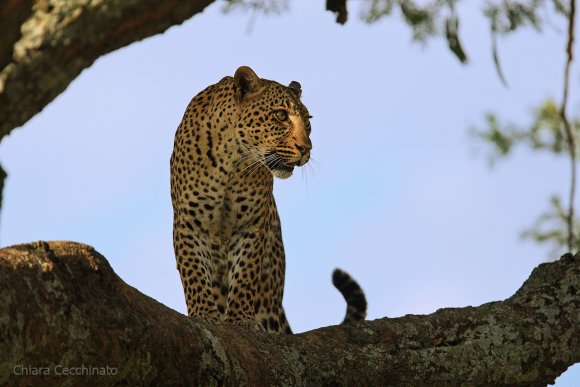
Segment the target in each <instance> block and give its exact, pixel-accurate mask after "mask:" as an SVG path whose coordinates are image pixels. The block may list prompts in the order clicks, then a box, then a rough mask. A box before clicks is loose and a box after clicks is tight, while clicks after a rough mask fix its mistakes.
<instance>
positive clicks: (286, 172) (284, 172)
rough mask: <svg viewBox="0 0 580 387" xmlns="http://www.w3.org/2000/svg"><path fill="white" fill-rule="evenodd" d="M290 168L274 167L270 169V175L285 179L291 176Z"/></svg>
mask: <svg viewBox="0 0 580 387" xmlns="http://www.w3.org/2000/svg"><path fill="white" fill-rule="evenodd" d="M293 169H294V168H292V169H274V170H272V175H274V177H277V178H278V179H287V178H289V177H290V176H292V170H293Z"/></svg>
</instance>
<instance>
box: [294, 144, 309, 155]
mask: <svg viewBox="0 0 580 387" xmlns="http://www.w3.org/2000/svg"><path fill="white" fill-rule="evenodd" d="M296 148H297V149H298V152H300V155H302V156H304V155H305V154H306V153H308V151H310V149H312V145H311V144H296Z"/></svg>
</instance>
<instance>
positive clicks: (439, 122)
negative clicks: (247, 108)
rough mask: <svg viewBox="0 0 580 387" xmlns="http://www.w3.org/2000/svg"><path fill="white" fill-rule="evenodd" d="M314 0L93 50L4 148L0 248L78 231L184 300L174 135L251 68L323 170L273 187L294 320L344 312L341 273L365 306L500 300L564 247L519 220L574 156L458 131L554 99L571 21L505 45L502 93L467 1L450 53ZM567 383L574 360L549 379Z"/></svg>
mask: <svg viewBox="0 0 580 387" xmlns="http://www.w3.org/2000/svg"><path fill="white" fill-rule="evenodd" d="M323 3H324V2H323V1H316V2H310V1H309V2H306V1H303V2H295V3H292V4H291V8H290V10H288V11H287V12H285V13H284V14H283V15H282V16H279V17H277V16H273V17H258V18H257V19H256V21H255V23H254V24H253V26H252V28H251V32H249V33H248V32H247V31H248V28H247V27H248V22H249V19H250V15H249V14H242V13H232V14H229V15H223V14H222V13H221V7H222V3H217V4H214V5H212V6H210V7H209V8H208V9H207V10H206V11H205V12H203V13H202V14H200V15H197V16H195V17H194V18H193V19H191V20H189V21H188V22H186V23H184V24H183V25H182V26H177V27H173V28H171V29H170V30H168V31H167V32H166V33H164V34H162V35H158V36H155V37H152V38H149V39H146V40H144V41H142V42H139V43H136V44H133V45H131V46H129V47H126V48H123V49H121V50H118V51H116V52H114V53H111V54H109V55H107V56H105V57H103V58H100V59H99V60H97V61H96V63H95V64H94V65H93V66H92V67H91V68H89V69H87V70H85V71H84V72H83V73H82V74H81V75H80V76H79V77H78V78H77V79H76V80H75V81H74V82H73V83H72V84H71V85H70V87H69V88H68V89H67V90H66V91H65V92H64V93H63V94H61V95H60V96H59V97H58V98H57V99H56V100H55V101H54V102H53V103H51V104H50V105H49V106H47V107H46V108H45V109H44V111H43V112H42V113H40V114H39V115H37V116H36V117H35V118H33V119H32V120H30V121H29V122H28V123H27V124H26V125H25V126H24V127H23V128H20V129H17V130H15V131H13V132H12V134H11V135H10V136H9V137H7V138H6V139H4V141H2V143H1V144H0V160H1V162H2V165H3V167H4V169H5V170H7V172H8V173H9V178H8V180H7V183H6V187H5V192H4V203H3V204H4V208H3V210H2V214H1V218H0V221H1V228H0V241H1V243H2V245H4V246H6V245H12V244H16V243H24V242H30V241H34V240H73V241H78V242H83V243H87V244H90V245H92V246H94V247H95V248H96V249H97V250H98V251H99V252H101V253H102V254H103V255H105V256H106V257H107V259H108V260H109V261H110V263H111V265H112V266H113V268H114V269H115V271H116V272H117V273H118V274H119V275H120V276H121V277H122V278H123V279H124V280H125V281H126V282H128V283H129V284H131V285H133V286H135V287H136V288H138V289H139V290H140V291H142V292H143V293H145V294H147V295H149V296H151V297H153V298H155V299H157V300H159V301H160V302H162V303H164V304H166V305H168V306H169V307H172V308H174V309H176V310H178V311H180V312H185V310H186V309H185V303H184V298H183V292H182V288H181V283H180V281H179V276H178V273H177V271H176V270H175V260H174V257H173V250H172V241H171V228H172V216H173V214H172V210H171V200H170V197H169V157H170V154H171V150H172V146H173V136H174V133H175V129H176V128H177V125H178V124H179V121H180V120H181V117H182V115H183V112H184V110H185V107H186V106H187V104H188V103H189V101H190V99H191V98H192V97H193V96H194V95H195V94H196V93H197V92H199V91H201V90H202V89H203V88H205V87H206V86H208V85H209V84H212V83H215V82H217V81H219V80H220V79H221V78H222V77H223V76H225V75H233V73H234V71H235V70H236V68H237V67H238V66H240V65H249V66H251V67H252V68H253V69H254V70H255V71H256V73H257V74H258V75H259V76H261V77H263V78H268V79H274V80H277V81H279V82H281V83H284V84H288V83H289V82H290V81H292V80H297V81H299V82H300V83H301V84H302V88H303V102H304V103H305V104H306V105H307V106H308V109H309V111H310V112H311V113H312V115H313V116H314V119H313V120H312V129H313V132H312V141H313V146H314V148H313V153H312V155H313V158H314V159H315V160H316V162H317V163H316V164H314V163H311V164H312V165H311V166H308V165H307V166H306V168H305V170H304V171H297V172H295V175H294V176H293V177H292V178H291V179H288V180H284V181H280V180H278V181H276V183H275V195H276V200H277V204H278V210H279V212H280V217H281V219H282V228H283V237H284V243H285V247H286V255H287V276H286V289H285V298H284V300H285V301H284V304H285V308H286V314H287V316H288V319H289V321H290V324H291V325H292V327H293V329H294V330H295V331H298V332H301V331H306V330H310V329H314V328H317V327H320V326H326V325H332V324H337V323H338V322H340V321H341V319H342V317H343V314H344V310H345V306H344V302H343V300H342V299H341V298H340V296H339V294H338V292H336V290H334V288H333V287H332V285H331V283H330V275H331V272H332V269H333V268H334V267H341V268H343V269H345V270H347V271H349V272H350V273H351V274H352V275H353V276H354V277H355V278H357V279H358V280H359V282H360V283H361V284H362V286H363V287H364V288H365V291H366V293H367V297H368V301H369V318H370V319H375V318H380V317H384V316H389V317H396V316H402V315H405V314H409V313H411V314H421V313H431V312H433V311H435V310H436V309H438V308H441V307H461V306H467V305H473V306H476V305H480V304H482V303H485V302H489V301H494V300H501V299H505V298H507V297H509V296H510V295H512V294H513V293H514V291H515V290H516V289H517V288H519V287H520V286H521V284H522V283H523V281H524V280H525V279H526V278H527V277H528V276H529V274H530V272H531V270H532V269H533V268H534V267H535V266H537V265H538V264H539V263H541V262H543V261H545V260H547V259H549V258H557V257H556V256H549V254H548V251H549V249H548V248H546V247H542V246H537V245H535V244H533V243H531V242H526V241H522V240H521V239H519V233H520V232H521V231H522V230H523V229H525V228H526V227H528V226H530V225H531V224H532V223H533V221H534V220H535V219H536V217H537V215H538V214H539V213H541V212H543V211H544V210H545V209H547V207H548V199H549V197H550V195H552V194H554V193H559V194H560V195H561V196H562V197H566V196H565V193H566V190H567V189H568V164H567V163H566V160H564V159H557V158H554V157H552V156H550V155H542V154H534V153H532V152H530V151H529V150H526V149H520V150H517V151H516V152H515V153H514V155H513V157H511V158H510V159H509V160H506V161H504V162H500V163H498V164H497V165H496V167H495V168H493V169H490V168H489V166H488V164H487V162H486V159H485V155H486V153H485V152H484V151H483V150H482V147H481V146H480V144H478V143H477V142H476V141H474V140H473V139H472V138H471V137H470V135H469V128H470V127H472V126H474V125H477V124H481V123H482V122H483V115H484V113H486V112H488V111H493V112H496V113H498V114H499V116H500V117H502V118H505V119H509V120H512V121H514V122H518V123H522V124H525V123H527V122H529V120H530V113H531V110H532V109H533V108H534V107H535V106H537V105H538V104H540V103H541V102H542V101H543V100H544V99H546V98H548V97H553V98H556V99H557V100H559V97H560V95H561V88H562V69H563V64H564V56H563V51H564V35H563V33H562V32H558V31H556V30H555V29H554V28H546V30H545V31H544V33H542V34H536V33H535V32H532V31H525V32H519V33H516V34H515V35H513V36H511V37H510V38H508V39H503V40H500V54H501V59H502V63H503V68H504V72H505V75H506V77H507V79H508V82H509V85H510V86H509V88H505V87H503V86H502V85H501V82H500V81H499V79H498V77H497V75H496V72H495V69H494V66H493V62H492V58H491V48H490V47H491V42H490V35H489V31H488V26H487V21H486V20H485V19H484V18H483V17H482V13H481V10H480V9H479V8H477V7H475V6H473V5H470V6H469V5H463V6H462V7H461V8H460V15H461V16H462V18H463V19H462V25H461V29H460V31H461V35H462V39H463V43H464V46H465V48H466V50H467V53H468V55H469V57H470V64H469V65H468V66H462V65H461V64H459V62H458V61H457V60H456V59H455V58H454V57H453V56H452V55H451V54H450V52H449V50H448V49H447V47H446V44H445V42H444V41H442V40H441V39H435V40H432V41H430V42H429V43H428V44H427V45H426V46H424V45H421V44H414V43H412V42H411V32H410V31H409V29H408V28H407V27H406V26H405V25H403V23H402V22H401V21H400V17H398V16H397V17H392V18H388V19H384V20H382V21H381V22H379V23H376V24H373V25H371V26H369V25H366V24H364V23H363V22H362V21H360V20H359V18H358V17H357V16H358V14H359V12H360V5H361V4H363V3H362V2H352V4H351V12H350V20H349V22H348V23H347V24H346V25H345V26H339V25H337V24H336V23H334V17H333V15H332V14H330V13H328V12H325V11H323V6H324V4H323ZM468 3H469V4H473V2H468ZM555 20H558V19H555ZM577 46H578V45H577ZM576 49H578V47H576ZM577 69H578V67H577V66H576V65H575V66H574V67H573V70H572V78H571V79H572V83H571V85H572V94H571V105H570V109H571V111H572V112H576V111H578V107H579V103H578V102H579V100H578V98H577V95H578V93H577V92H576V90H577V89H578V87H580V85H579V82H578V80H579V77H578V71H577ZM579 381H580V367H579V366H578V365H577V366H576V367H575V368H574V369H573V370H571V371H569V372H567V373H566V374H565V375H564V376H563V377H562V378H560V379H559V380H558V385H559V386H565V385H577V384H578V382H579Z"/></svg>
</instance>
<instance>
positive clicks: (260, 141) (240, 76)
mask: <svg viewBox="0 0 580 387" xmlns="http://www.w3.org/2000/svg"><path fill="white" fill-rule="evenodd" d="M300 95H301V88H300V84H299V83H298V82H295V81H293V82H291V83H290V85H289V86H283V85H281V84H279V83H278V82H274V81H270V80H267V79H260V78H258V76H257V75H256V73H254V71H253V70H252V69H251V68H249V67H247V66H242V67H240V68H238V70H237V71H236V73H235V75H234V100H235V103H236V105H237V111H238V117H237V121H236V134H237V140H238V144H239V146H240V153H242V155H243V157H247V158H249V159H250V160H252V161H254V162H260V163H262V164H263V165H265V166H266V167H267V168H268V169H269V170H270V171H271V172H272V175H274V176H275V177H278V178H281V179H285V178H288V177H290V176H291V175H292V171H293V170H294V167H296V166H302V165H304V164H306V163H307V162H308V160H309V159H310V150H311V149H312V143H311V141H310V118H311V116H310V115H309V113H308V110H307V109H306V107H305V106H304V105H303V104H302V102H300Z"/></svg>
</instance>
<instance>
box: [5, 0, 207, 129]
mask: <svg viewBox="0 0 580 387" xmlns="http://www.w3.org/2000/svg"><path fill="white" fill-rule="evenodd" d="M213 1H214V0H196V1H181V0H164V1H157V0H124V1H104V0H52V1H50V2H49V1H47V0H35V1H32V0H6V1H4V2H2V3H1V4H0V21H1V22H0V140H1V139H2V138H3V137H4V136H5V135H7V134H8V133H10V131H11V130H12V129H13V128H15V127H18V126H20V125H22V124H24V123H25V122H26V121H27V120H29V119H30V118H31V117H32V116H34V115H35V114H36V113H38V112H40V111H41V110H42V109H43V108H44V107H45V106H46V105H47V104H48V103H49V102H50V101H52V100H53V99H54V98H55V97H56V96H57V95H59V94H60V93H61V92H63V91H64V90H65V89H66V87H67V86H68V85H69V84H70V82H72V80H73V79H75V78H76V77H77V76H78V75H79V74H80V73H81V71H82V70H83V69H85V68H87V67H89V66H90V65H91V64H92V63H93V62H94V61H95V60H96V59H97V58H98V57H99V56H101V55H104V54H106V53H109V52H111V51H113V50H116V49H118V48H121V47H123V46H126V45H128V44H130V43H132V42H135V41H138V40H141V39H144V38H146V37H148V36H151V35H154V34H158V33H160V32H163V31H165V30H166V29H167V28H169V27H171V26H172V25H175V24H180V23H182V22H183V21H185V20H187V19H188V18H190V17H191V16H192V15H195V14H196V13H199V12H201V11H203V9H204V8H205V7H206V6H208V5H209V4H211V3H212V2H213Z"/></svg>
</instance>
